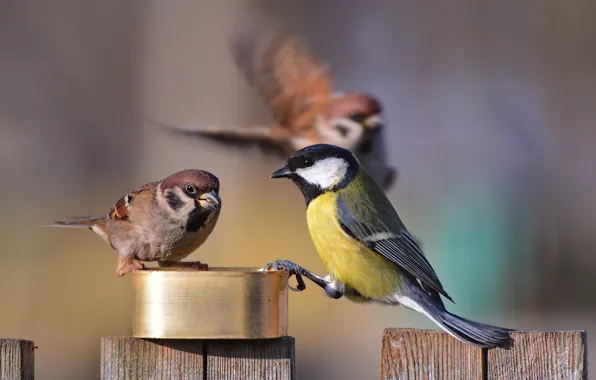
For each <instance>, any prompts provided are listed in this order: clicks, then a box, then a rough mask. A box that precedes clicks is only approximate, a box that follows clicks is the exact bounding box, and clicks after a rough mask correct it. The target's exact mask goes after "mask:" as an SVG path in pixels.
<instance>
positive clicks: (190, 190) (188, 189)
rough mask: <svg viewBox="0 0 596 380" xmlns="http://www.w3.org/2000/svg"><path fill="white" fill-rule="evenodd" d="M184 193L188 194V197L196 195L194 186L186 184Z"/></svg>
mask: <svg viewBox="0 0 596 380" xmlns="http://www.w3.org/2000/svg"><path fill="white" fill-rule="evenodd" d="M184 191H185V192H186V193H187V194H188V195H195V194H196V193H197V189H196V187H195V186H194V185H192V184H188V185H186V187H185V188H184Z"/></svg>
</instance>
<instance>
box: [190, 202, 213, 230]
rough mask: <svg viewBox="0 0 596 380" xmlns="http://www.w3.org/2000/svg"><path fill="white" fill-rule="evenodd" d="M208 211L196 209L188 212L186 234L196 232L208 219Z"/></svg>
mask: <svg viewBox="0 0 596 380" xmlns="http://www.w3.org/2000/svg"><path fill="white" fill-rule="evenodd" d="M209 214H210V211H208V210H205V209H203V208H201V207H197V208H195V209H194V210H192V211H191V212H190V215H189V216H188V220H187V221H186V232H197V231H198V230H199V229H200V228H201V227H203V225H204V224H205V221H206V220H207V218H208V217H209Z"/></svg>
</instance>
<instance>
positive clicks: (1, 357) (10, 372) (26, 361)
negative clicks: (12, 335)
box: [0, 339, 35, 380]
mask: <svg viewBox="0 0 596 380" xmlns="http://www.w3.org/2000/svg"><path fill="white" fill-rule="evenodd" d="M34 348H35V344H34V343H33V342H32V341H30V340H23V339H0V380H33V379H34V378H35V360H34V353H33V350H34Z"/></svg>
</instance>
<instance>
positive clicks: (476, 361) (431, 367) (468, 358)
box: [381, 329, 483, 380]
mask: <svg viewBox="0 0 596 380" xmlns="http://www.w3.org/2000/svg"><path fill="white" fill-rule="evenodd" d="M482 378H483V352H482V349H480V348H476V347H473V346H470V345H468V344H465V343H462V342H460V341H458V340H457V339H454V338H453V337H451V336H450V335H448V334H446V333H444V332H442V331H437V330H415V329H385V331H383V339H382V347H381V379H384V380H388V379H392V380H393V379H408V380H418V379H420V380H426V379H482Z"/></svg>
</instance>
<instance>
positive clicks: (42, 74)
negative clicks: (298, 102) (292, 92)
mask: <svg viewBox="0 0 596 380" xmlns="http://www.w3.org/2000/svg"><path fill="white" fill-rule="evenodd" d="M245 5H246V3H245V2H244V1H241V0H225V1H223V0H222V1H219V2H208V1H198V0H197V1H186V2H185V1H177V2H164V1H156V0H154V1H144V2H142V1H140V0H129V1H125V2H123V1H117V0H104V1H101V2H97V1H72V0H70V1H69V0H58V1H53V2H42V1H37V2H35V1H33V2H11V1H7V0H0V7H1V9H2V11H1V12H0V83H1V86H0V178H1V181H0V183H1V186H0V195H1V196H0V206H1V207H2V211H3V212H2V216H1V217H0V223H1V230H0V231H2V242H3V248H2V251H1V253H0V300H1V304H2V306H1V309H0V310H1V312H0V336H1V337H21V338H27V339H31V340H34V341H35V343H36V345H37V346H39V349H38V350H37V351H36V373H37V375H38V376H39V378H42V379H58V378H62V379H65V378H73V379H75V378H77V379H94V378H99V360H100V356H99V354H100V338H101V336H110V335H112V336H113V335H130V334H131V324H132V318H131V312H132V304H131V300H132V287H131V276H126V277H124V278H122V279H118V278H117V277H116V275H115V269H116V253H115V252H114V251H112V250H111V249H110V248H109V247H108V246H106V244H105V243H104V242H103V241H102V240H101V239H100V238H99V237H98V236H96V235H94V234H93V233H91V232H89V231H84V230H78V231H75V230H69V229H62V230H58V229H44V228H41V227H40V226H42V225H44V224H47V223H49V222H51V221H52V220H53V219H55V218H62V217H66V216H72V215H80V214H103V213H105V212H106V211H107V210H108V208H109V207H110V206H111V205H112V204H113V202H115V201H116V200H117V199H118V198H119V197H121V196H122V195H124V194H125V193H127V192H128V191H130V190H132V189H133V188H135V187H137V186H139V185H141V184H143V183H146V182H149V181H153V180H157V179H160V178H163V177H165V176H167V175H168V174H170V173H173V172H175V171H177V170H181V169H184V168H191V167H198V168H202V169H206V170H209V171H212V172H214V173H216V174H217V175H218V176H219V178H220V181H221V183H222V190H221V194H222V198H223V200H224V207H223V211H222V216H221V218H220V221H219V223H218V226H217V227H216V229H215V231H214V233H213V234H212V235H211V238H210V239H209V240H208V241H207V243H206V244H205V245H204V246H203V247H202V248H201V249H200V250H199V251H197V252H196V253H194V254H193V255H192V256H191V257H190V258H189V259H191V260H192V259H194V260H201V261H206V262H208V263H209V264H210V265H212V266H218V265H219V266H225V265H238V266H262V265H263V264H265V263H266V262H269V261H272V260H274V259H282V258H283V259H290V260H293V261H297V262H299V263H301V264H302V265H304V266H305V267H307V268H309V269H312V270H314V271H316V272H318V273H324V270H323V265H322V263H321V262H320V260H319V258H318V256H317V254H316V252H315V250H314V247H313V245H312V243H311V241H310V238H309V236H308V231H307V227H306V221H305V212H304V203H303V200H302V197H301V195H300V194H299V192H298V190H297V189H296V188H295V187H294V186H292V185H291V184H290V183H288V182H287V181H271V180H269V174H270V173H271V172H272V171H273V170H274V169H277V168H278V167H279V166H280V165H281V164H282V161H283V160H281V159H279V158H276V157H273V156H268V155H265V154H262V153H261V152H260V151H259V150H258V149H256V148H255V149H252V148H246V149H235V150H228V151H224V150H223V149H222V146H220V145H216V144H213V143H209V142H206V141H203V140H200V139H192V138H188V137H181V136H175V135H172V134H168V133H164V132H163V131H160V130H157V129H156V128H154V127H153V126H152V125H148V124H146V123H145V122H144V118H145V116H146V115H150V116H153V117H155V118H159V119H161V120H165V121H168V122H172V123H187V124H198V125H209V124H233V125H239V124H253V123H263V122H267V121H270V120H271V117H270V115H269V114H268V112H267V111H266V109H265V107H264V105H263V103H262V102H261V100H260V99H259V98H258V97H257V95H256V92H255V91H254V90H253V89H252V88H250V87H249V86H248V85H247V84H246V82H245V81H244V80H243V78H242V77H241V76H240V74H239V73H238V72H237V70H236V68H235V67H234V65H233V63H232V60H231V58H230V56H229V54H228V34H229V32H230V30H231V28H232V27H233V25H234V24H235V22H236V21H237V20H238V19H239V17H242V16H243V6H245ZM252 6H259V7H264V8H266V9H268V10H269V11H270V12H272V14H274V15H275V17H277V18H279V20H281V21H282V22H284V23H287V24H289V25H291V26H292V27H293V28H294V29H295V30H297V31H299V32H300V33H302V34H303V35H304V36H305V37H306V38H307V39H308V40H309V42H310V44H311V47H312V48H313V50H314V51H315V52H316V53H317V54H318V55H319V56H321V57H322V58H324V59H326V60H327V61H328V62H329V63H330V65H331V68H332V71H333V73H334V75H335V77H336V80H337V84H338V90H342V89H344V90H352V89H362V90H366V91H370V92H372V93H374V94H376V95H377V96H378V97H379V98H380V99H381V100H382V102H383V103H384V106H385V117H386V119H388V121H389V124H390V127H389V128H388V129H387V141H388V144H389V149H388V150H389V156H390V161H391V164H392V165H394V166H396V167H398V168H399V171H400V177H399V180H398V182H397V184H396V186H394V187H393V188H392V189H391V190H390V191H389V193H388V196H389V198H390V199H391V201H392V202H393V203H394V205H396V208H397V209H398V210H399V212H400V214H401V216H402V218H403V219H404V220H405V222H406V224H407V225H408V227H409V229H410V230H411V231H412V232H413V233H414V234H415V235H416V236H417V237H419V238H420V239H421V240H422V242H423V247H424V249H425V252H426V254H427V256H428V257H429V259H430V262H431V263H432V264H433V266H434V268H435V270H436V271H437V273H438V275H439V277H440V278H441V280H442V282H443V284H444V286H445V288H446V289H447V290H448V292H449V293H450V295H451V296H452V297H453V298H454V299H455V300H456V302H457V304H456V305H451V306H450V309H451V310H452V311H454V312H457V313H461V314H463V315H464V316H467V317H469V318H473V319H478V320H482V321H484V322H488V323H494V324H500V325H505V326H507V327H514V328H523V329H537V330H540V329H586V330H588V337H589V344H590V345H592V344H594V343H595V342H596V341H594V340H591V339H592V336H593V334H592V332H595V331H596V330H595V329H596V297H595V296H594V295H593V292H594V290H595V289H596V287H595V286H594V283H593V282H592V281H591V279H593V278H595V276H596V257H595V256H594V250H595V248H596V234H595V233H594V221H593V218H594V217H593V215H595V214H596V198H595V196H594V194H596V171H595V169H594V167H595V162H596V149H594V142H595V141H596V125H595V122H596V107H595V105H596V3H594V2H590V1H566V2H560V1H555V0H546V1H541V2H534V1H523V2H518V1H513V0H503V1H499V2H492V3H491V4H487V3H486V2H483V3H481V2H476V1H472V0H455V1H451V2H449V4H446V3H445V4H442V3H436V2H433V3H431V2H408V1H389V0H386V1H381V0H378V1H374V0H368V1H366V2H364V1H360V2H358V1H354V2H351V3H350V4H349V6H347V5H346V3H345V2H342V1H339V0H333V1H331V0H329V1H325V2H320V1H315V0H302V1H289V0H288V1H261V2H256V1H255V2H252ZM322 310H324V312H323V313H322V312H321V311H322ZM385 327H417V328H435V327H434V325H433V324H432V323H431V322H430V321H428V320H427V319H425V318H424V317H422V316H420V315H419V314H416V313H414V312H410V311H407V310H404V309H402V308H389V307H382V306H374V305H369V306H362V305H355V304H351V303H349V302H348V301H347V300H344V299H342V300H338V301H336V300H330V299H327V298H326V296H325V295H324V294H323V292H321V291H318V289H315V288H313V287H310V288H309V290H308V291H306V292H304V293H291V295H290V333H291V335H293V336H295V337H296V342H297V360H298V369H299V375H300V377H301V378H308V379H327V378H349V379H376V378H378V376H379V368H380V338H381V333H382V330H383V328H385ZM595 355H596V350H591V351H590V356H591V358H590V359H591V360H590V363H591V366H592V368H591V369H592V370H595V369H596V367H594V365H595V363H596V360H594V359H596V356H595Z"/></svg>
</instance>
